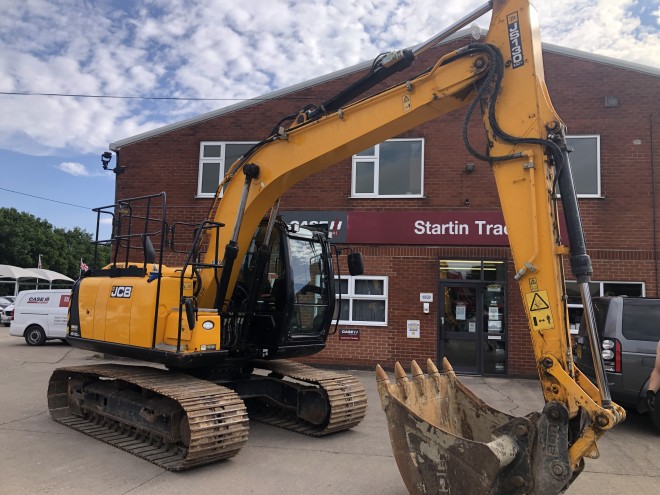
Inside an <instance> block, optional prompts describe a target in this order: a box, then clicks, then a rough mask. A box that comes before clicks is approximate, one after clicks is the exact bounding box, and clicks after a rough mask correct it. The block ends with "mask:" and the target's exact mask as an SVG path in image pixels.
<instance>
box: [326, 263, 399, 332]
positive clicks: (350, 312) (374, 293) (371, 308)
mask: <svg viewBox="0 0 660 495" xmlns="http://www.w3.org/2000/svg"><path fill="white" fill-rule="evenodd" d="M335 282H336V293H337V295H336V297H337V305H336V306H335V315H334V319H335V320H337V317H338V316H339V323H340V324H347V325H373V326H385V325H387V277H367V276H364V275H360V276H356V277H351V276H348V275H347V276H342V277H341V279H339V278H337V277H335ZM340 292H341V309H340V307H339V293H340Z"/></svg>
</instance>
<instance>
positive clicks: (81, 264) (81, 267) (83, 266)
mask: <svg viewBox="0 0 660 495" xmlns="http://www.w3.org/2000/svg"><path fill="white" fill-rule="evenodd" d="M87 270H89V267H88V266H87V265H86V264H85V262H84V261H83V260H82V258H80V271H81V272H86V271H87Z"/></svg>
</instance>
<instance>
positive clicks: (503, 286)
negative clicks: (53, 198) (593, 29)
mask: <svg viewBox="0 0 660 495" xmlns="http://www.w3.org/2000/svg"><path fill="white" fill-rule="evenodd" d="M468 42H469V40H467V39H465V38H461V36H458V37H457V38H455V39H454V40H453V41H451V42H449V43H447V44H444V45H440V46H437V47H435V48H434V49H432V50H429V51H428V52H426V53H425V54H424V55H423V56H422V57H421V58H420V60H418V61H416V63H415V65H414V66H413V67H412V68H411V69H409V70H408V72H406V73H404V74H403V75H400V77H398V76H395V77H394V78H393V79H395V81H393V82H392V83H391V84H394V82H397V81H401V80H405V78H407V77H411V76H412V75H414V74H416V73H418V72H421V71H422V70H423V69H424V68H426V67H428V66H430V65H432V64H433V63H434V62H435V61H436V60H437V59H438V58H439V56H440V55H442V54H443V53H446V52H447V51H449V49H452V48H456V47H458V46H462V45H464V44H466V43H468ZM543 49H544V63H545V74H546V82H547V85H548V88H549V91H550V95H551V97H552V100H553V104H554V106H555V108H556V110H557V112H558V114H559V115H560V116H561V117H562V119H563V120H564V122H565V123H566V124H567V126H568V129H569V136H570V137H571V139H570V143H571V145H572V146H573V147H574V148H575V152H574V153H573V154H572V156H571V160H572V164H573V167H574V169H575V175H576V185H577V190H578V194H579V197H580V208H581V212H582V216H583V222H584V227H585V231H586V239H587V247H588V249H589V253H590V255H591V257H592V261H593V265H594V271H595V273H594V277H593V279H594V283H593V288H592V292H593V294H594V295H602V294H606V293H618V294H628V295H646V296H659V295H660V294H659V293H658V290H659V289H658V277H659V270H660V266H659V265H660V262H659V261H658V246H657V241H658V232H657V230H658V226H657V217H658V214H659V213H660V205H659V204H658V203H659V202H658V201H657V200H656V195H657V194H658V193H657V191H656V184H657V183H658V181H659V178H658V177H656V174H655V170H654V167H655V166H656V165H657V164H658V157H657V156H656V157H654V150H656V151H655V154H656V155H658V154H659V153H660V137H659V133H658V130H657V127H659V126H660V124H659V123H658V122H657V120H658V116H660V70H658V69H656V68H650V67H644V66H639V65H636V64H631V63H626V62H624V61H620V60H614V59H609V58H604V57H600V56H595V55H591V54H587V53H583V52H578V51H574V50H569V49H565V48H560V47H556V46H550V45H544V47H543ZM369 65H370V63H367V64H361V65H359V66H355V67H351V68H349V69H346V70H342V71H339V72H335V73H333V74H330V75H328V76H325V77H321V78H318V79H314V80H310V81H307V82H305V83H303V84H299V85H296V86H293V87H289V88H285V89H283V90H279V91H276V92H274V93H271V94H268V95H265V96H264V97H263V99H259V100H256V101H247V102H243V103H240V104H236V105H233V106H230V107H225V108H223V109H221V110H218V111H214V112H210V113H207V114H204V115H200V116H198V117H196V118H193V119H189V120H186V121H182V122H178V123H175V124H172V125H168V126H165V127H163V128H160V129H156V130H154V131H150V132H148V133H145V134H141V135H137V136H133V137H130V138H127V139H123V140H121V141H118V142H116V143H113V144H112V145H111V149H112V150H113V151H115V152H116V153H117V164H118V165H119V166H121V167H125V172H124V173H122V174H119V175H117V186H116V187H117V189H116V197H117V198H118V199H119V198H128V197H135V196H141V195H145V194H152V193H158V192H160V191H166V193H167V205H168V221H170V222H173V221H187V222H200V221H201V220H203V219H204V218H205V216H206V214H207V213H208V210H209V207H210V205H211V199H210V198H211V197H212V194H213V193H214V192H215V189H216V187H217V184H218V181H219V178H221V176H222V175H223V173H222V169H223V163H224V166H225V167H226V166H229V165H230V164H231V162H232V161H233V160H232V159H231V158H229V157H231V156H235V155H240V154H241V153H242V152H243V151H244V150H245V148H246V146H249V143H254V142H255V141H258V140H260V139H262V138H264V137H266V136H268V135H269V134H270V131H271V129H272V127H273V125H274V124H275V123H276V122H278V121H279V119H280V118H281V117H282V116H284V115H289V114H291V113H295V112H296V111H298V110H299V109H300V108H302V107H303V106H304V105H306V104H308V103H310V102H314V103H319V102H321V101H323V100H325V99H327V98H329V97H331V96H333V95H334V94H336V93H337V92H338V91H340V90H341V89H344V88H345V87H346V86H347V85H348V84H349V83H350V82H352V81H354V80H355V79H357V78H358V77H360V76H361V75H362V74H364V72H365V71H366V70H367V68H368V67H369ZM383 87H384V86H383ZM377 89H382V87H381V88H377ZM462 119H463V110H459V111H457V112H452V113H450V114H448V115H446V116H445V117H443V118H441V119H437V120H435V121H432V122H429V123H427V124H424V125H421V126H419V127H417V128H414V129H412V130H410V131H408V132H406V133H405V134H402V135H399V136H395V137H394V138H393V139H392V140H388V141H386V142H385V143H381V144H379V145H377V146H376V147H374V148H371V149H370V150H366V151H365V152H363V153H359V154H358V155H356V156H354V157H353V158H352V159H348V160H345V161H343V162H341V163H339V164H337V165H336V166H334V167H331V168H329V169H327V170H326V171H324V172H321V173H319V174H317V175H314V176H312V177H310V178H308V179H305V180H304V181H303V182H302V183H300V184H298V185H297V186H295V187H294V188H292V189H291V190H290V191H289V192H288V193H287V194H286V195H285V196H284V197H283V198H282V203H281V210H282V211H283V216H284V218H285V220H287V221H298V222H314V221H327V222H329V223H330V224H331V230H333V231H334V233H335V242H336V243H338V244H341V245H343V246H350V247H352V248H354V249H355V250H358V251H360V252H362V254H363V256H364V261H365V268H366V271H365V274H364V275H363V276H361V277H355V278H352V277H350V276H346V277H344V276H343V275H342V278H343V279H345V280H343V281H342V284H341V287H342V292H343V293H344V296H343V297H344V299H345V301H348V304H344V305H343V310H342V314H341V315H340V324H339V331H338V332H337V333H336V334H334V335H331V336H330V338H329V340H328V345H327V348H326V349H325V350H324V351H323V352H321V353H320V354H317V355H315V356H313V357H311V358H307V360H308V361H309V362H315V363H319V364H332V365H340V366H359V367H372V366H373V365H374V364H375V363H377V362H379V363H381V364H384V365H386V366H392V365H393V363H394V361H396V360H399V361H402V362H404V363H406V362H409V361H410V359H418V360H420V359H421V360H424V359H425V358H426V357H432V358H434V359H438V358H439V357H441V356H443V355H446V356H447V357H449V358H450V360H452V363H453V364H454V366H455V368H456V369H457V370H459V371H462V372H467V373H480V374H508V375H512V376H514V375H519V376H520V375H532V374H534V373H535V372H536V369H535V365H534V360H533V354H532V349H531V343H530V339H529V336H528V329H527V319H526V317H525V314H524V309H523V306H522V301H521V298H520V295H519V290H518V287H517V283H516V282H515V281H514V279H513V274H514V268H513V263H512V260H511V254H510V250H509V248H508V244H507V239H506V235H505V233H504V232H503V231H502V228H501V225H502V224H503V220H502V215H501V211H500V207H499V200H498V197H497V193H496V190H495V183H494V179H493V176H492V173H491V171H490V167H489V165H488V164H486V163H483V162H478V161H475V159H474V158H472V157H471V155H470V154H469V153H468V152H467V151H466V149H465V147H464V145H463V142H462V140H461V138H460V135H461V133H460V130H461V125H462ZM654 119H655V120H654ZM474 120H475V121H476V122H475V124H476V126H475V132H478V131H479V129H480V123H479V120H480V119H479V118H475V119H474ZM397 156H399V157H400V156H405V157H406V162H407V165H406V167H408V168H406V177H405V180H404V181H402V180H401V177H396V176H394V177H390V176H388V173H390V170H391V169H390V167H389V165H391V164H392V163H393V161H394V160H395V157H397ZM376 171H378V172H380V175H379V173H377V172H376ZM464 226H467V227H464ZM168 262H171V263H181V258H178V259H172V258H170V259H168ZM343 273H346V269H345V268H343V269H342V274H343ZM567 273H569V272H568V271H567ZM568 276H569V277H570V275H568ZM567 285H568V292H569V313H570V318H571V324H572V326H575V325H576V323H577V322H578V321H579V317H580V314H581V308H580V304H579V296H577V290H576V287H575V286H574V284H573V283H571V281H570V278H569V281H568V284H567ZM477 315H479V317H477ZM482 315H483V316H482Z"/></svg>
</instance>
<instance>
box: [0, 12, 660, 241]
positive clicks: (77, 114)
mask: <svg viewBox="0 0 660 495" xmlns="http://www.w3.org/2000/svg"><path fill="white" fill-rule="evenodd" d="M484 3H485V0H443V1H442V2H438V1H437V0H268V1H265V0H242V1H241V2H233V1H229V0H148V1H146V0H145V1H140V0H51V1H49V0H0V207H14V208H16V209H18V210H19V211H25V212H28V213H31V214H33V215H35V216H37V217H39V218H42V219H45V220H47V221H49V222H50V223H51V224H53V225H54V226H55V227H63V228H67V229H71V228H73V227H76V226H78V227H81V228H83V229H85V230H87V231H88V232H90V233H93V232H94V230H95V222H96V217H95V215H94V214H93V213H92V211H91V208H93V207H98V206H106V205H110V204H112V203H114V200H115V198H114V186H115V175H114V174H113V173H112V172H108V171H104V170H102V167H101V153H103V152H104V151H107V150H108V148H109V144H110V143H112V142H116V141H119V140H121V139H124V138H127V137H131V136H134V135H136V134H139V133H142V132H146V131H149V130H151V129H155V128H158V127H162V126H164V125H167V124H171V123H174V122H178V121H180V120H184V119H187V118H190V117H194V116H196V115H200V114H202V113H206V112H210V111H213V110H216V109H218V108H221V107H224V106H227V105H231V104H234V103H237V102H240V101H242V100H244V99H249V98H255V97H258V96H260V95H264V94H267V93H270V92H272V91H275V90H278V89H281V88H285V87H288V86H291V85H294V84H297V83H300V82H304V81H306V80H308V79H312V78H315V77H319V76H322V75H324V74H328V73H330V72H334V71H336V70H340V69H343V68H345V67H349V66H351V65H354V64H357V63H360V62H364V61H367V60H372V59H374V58H375V57H376V56H377V55H378V54H380V53H382V52H384V51H388V50H391V49H401V48H406V47H410V46H414V45H416V44H418V43H420V42H422V41H425V40H426V39H428V38H430V37H432V36H433V35H435V34H436V33H438V32H440V31H441V30H442V29H444V28H445V27H447V26H448V25H450V24H452V23H453V22H455V21H457V20H458V19H460V18H462V17H464V16H465V15H466V14H468V13H470V12H472V11H473V10H475V9H476V8H477V7H479V6H481V5H483V4H484ZM533 3H534V5H535V6H536V7H537V9H538V11H539V17H540V22H541V37H542V40H543V41H544V42H546V43H552V44H555V45H560V46H564V47H568V48H573V49H577V50H582V51H585V52H590V53H595V54H599V55H604V56H608V57H613V58H617V59H620V60H624V61H627V62H634V63H639V64H643V65H647V66H651V67H655V68H660V0H537V1H536V2H533ZM488 23H489V16H488V15H487V16H484V17H482V18H481V19H479V20H478V21H476V24H477V25H478V26H479V27H481V28H484V29H485V28H487V27H488ZM56 95H85V96H56ZM101 96H103V97H101ZM117 97H121V98H117ZM127 97H128V98H127ZM157 98H168V99H157ZM114 164H115V162H114V159H113V160H112V162H111V164H110V167H111V168H112V167H114ZM201 220H202V219H200V221H201Z"/></svg>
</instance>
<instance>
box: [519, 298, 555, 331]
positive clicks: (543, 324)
mask: <svg viewBox="0 0 660 495" xmlns="http://www.w3.org/2000/svg"><path fill="white" fill-rule="evenodd" d="M525 299H526V301H527V308H528V309H529V316H530V320H531V324H532V327H533V328H534V330H549V329H550V328H554V327H555V322H554V319H553V318H552V311H550V304H548V301H549V300H550V299H549V298H548V291H545V290H540V291H537V292H529V293H527V294H525Z"/></svg>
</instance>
